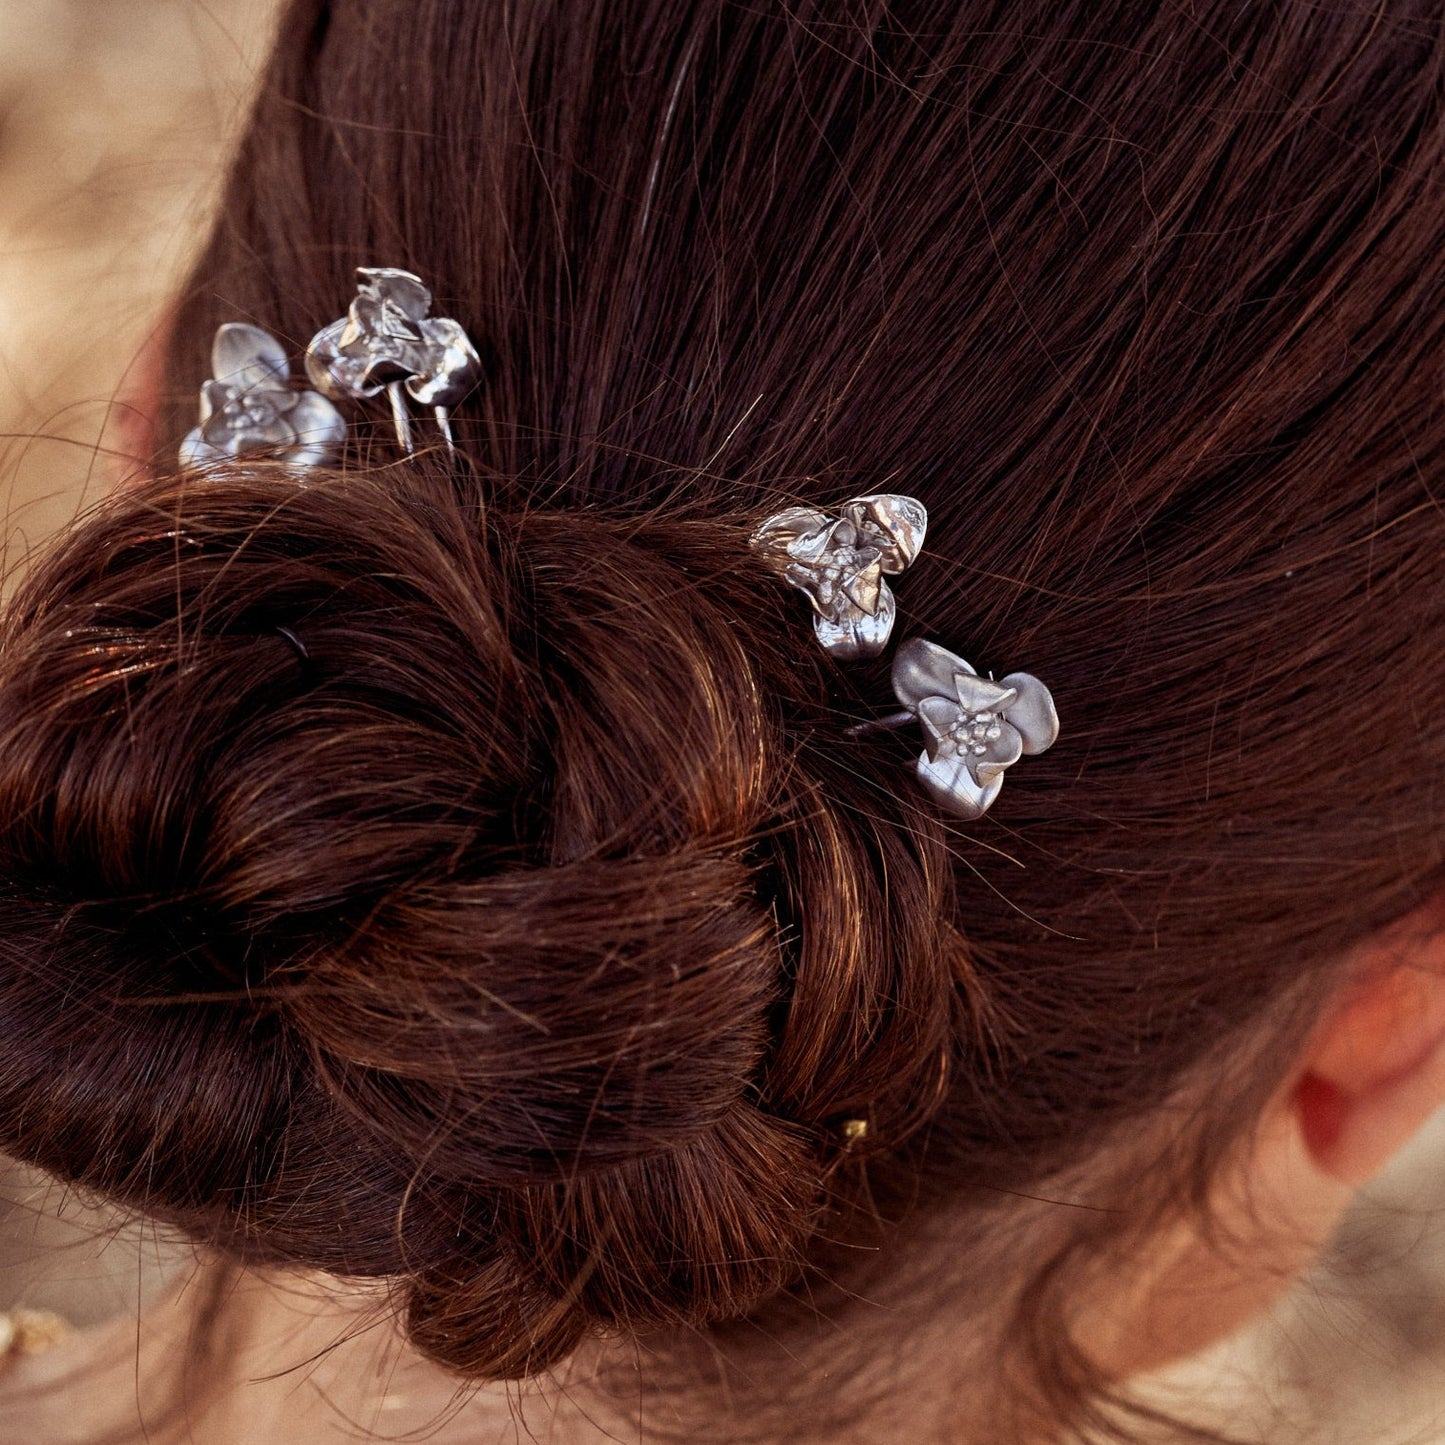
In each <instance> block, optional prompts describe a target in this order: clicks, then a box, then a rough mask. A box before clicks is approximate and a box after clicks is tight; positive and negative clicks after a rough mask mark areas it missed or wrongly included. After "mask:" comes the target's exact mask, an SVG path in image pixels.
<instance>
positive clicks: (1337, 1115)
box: [1292, 899, 1445, 1186]
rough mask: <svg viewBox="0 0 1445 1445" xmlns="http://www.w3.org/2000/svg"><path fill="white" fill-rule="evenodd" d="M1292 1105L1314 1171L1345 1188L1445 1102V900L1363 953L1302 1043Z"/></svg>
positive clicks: (1362, 1179) (1372, 1171)
mask: <svg viewBox="0 0 1445 1445" xmlns="http://www.w3.org/2000/svg"><path fill="white" fill-rule="evenodd" d="M1292 1102H1293V1107H1294V1109H1295V1112H1296V1116H1297V1118H1298V1122H1299V1129H1300V1135H1301V1138H1302V1139H1303V1141H1304V1144H1305V1147H1306V1148H1307V1149H1308V1151H1309V1153H1310V1156H1311V1158H1312V1159H1313V1161H1314V1163H1315V1166H1316V1167H1317V1168H1318V1169H1319V1170H1320V1172H1321V1173H1323V1174H1325V1175H1327V1176H1328V1177H1330V1178H1331V1179H1334V1180H1336V1181H1338V1182H1339V1183H1341V1184H1348V1185H1352V1186H1358V1185H1361V1184H1365V1183H1367V1182H1368V1181H1369V1180H1371V1179H1373V1178H1374V1177H1375V1175H1376V1174H1378V1173H1379V1172H1380V1170H1381V1169H1383V1168H1384V1166H1385V1165H1386V1164H1387V1163H1388V1162H1389V1160H1390V1159H1391V1158H1392V1157H1393V1156H1394V1155H1395V1154H1396V1153H1398V1152H1399V1150H1400V1149H1401V1148H1403V1147H1404V1146H1405V1145H1406V1144H1407V1143H1409V1141H1410V1140H1411V1139H1412V1138H1413V1137H1414V1135H1415V1132H1416V1131H1417V1130H1418V1129H1419V1128H1420V1126H1421V1125H1422V1124H1424V1123H1425V1121H1426V1120H1427V1119H1428V1118H1429V1117H1430V1116H1431V1114H1433V1113H1434V1112H1435V1111H1436V1109H1438V1108H1440V1107H1441V1105H1442V1104H1445V899H1437V900H1435V901H1434V902H1433V903H1432V904H1430V905H1427V906H1426V907H1425V908H1423V909H1420V910H1417V911H1416V912H1415V913H1413V914H1411V915H1410V917H1409V918H1407V919H1405V920H1403V921H1402V922H1401V923H1399V924H1396V925H1395V926H1394V927H1393V928H1390V929H1387V930H1386V931H1385V933H1383V934H1382V935H1381V936H1380V937H1379V938H1378V939H1377V940H1375V941H1374V942H1373V943H1372V944H1371V945H1369V946H1368V948H1367V949H1366V950H1365V951H1364V952H1363V954H1362V955H1361V959H1360V964H1359V967H1358V968H1357V970H1356V971H1355V973H1354V976H1353V978H1352V979H1351V981H1350V982H1348V983H1347V984H1346V985H1345V987H1344V990H1343V992H1342V994H1341V996H1340V998H1339V1000H1338V1002H1337V1003H1336V1005H1335V1007H1334V1008H1333V1009H1332V1010H1331V1011H1330V1012H1329V1013H1328V1014H1327V1015H1326V1016H1325V1019H1324V1021H1323V1022H1322V1023H1321V1024H1320V1026H1319V1027H1318V1028H1317V1029H1316V1031H1315V1033H1314V1035H1313V1037H1312V1038H1311V1040H1310V1042H1309V1045H1308V1047H1307V1049H1306V1051H1305V1056H1304V1059H1303V1070H1302V1072H1301V1074H1300V1076H1299V1082H1298V1083H1297V1085H1296V1087H1295V1091H1294V1096H1293V1101H1292Z"/></svg>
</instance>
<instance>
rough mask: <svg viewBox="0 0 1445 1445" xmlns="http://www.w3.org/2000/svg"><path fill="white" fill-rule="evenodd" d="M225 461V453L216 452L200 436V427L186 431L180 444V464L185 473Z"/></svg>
mask: <svg viewBox="0 0 1445 1445" xmlns="http://www.w3.org/2000/svg"><path fill="white" fill-rule="evenodd" d="M225 459H226V458H225V453H224V452H221V451H218V450H217V449H216V448H215V447H213V446H212V445H211V444H210V442H208V441H207V440H206V439H205V437H203V436H202V435H201V429H200V427H195V428H194V429H193V430H191V431H188V432H187V433H186V435H185V437H184V439H183V440H182V442H181V450H180V462H181V467H182V469H183V470H185V471H197V470H199V469H200V468H202V467H206V466H210V465H211V463H213V462H220V461H224V460H225Z"/></svg>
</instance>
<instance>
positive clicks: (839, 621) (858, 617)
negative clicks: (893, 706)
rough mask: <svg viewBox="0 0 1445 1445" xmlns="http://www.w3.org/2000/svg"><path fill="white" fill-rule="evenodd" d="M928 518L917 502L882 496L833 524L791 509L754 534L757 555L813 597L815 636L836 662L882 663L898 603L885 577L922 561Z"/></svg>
mask: <svg viewBox="0 0 1445 1445" xmlns="http://www.w3.org/2000/svg"><path fill="white" fill-rule="evenodd" d="M927 528H928V512H927V510H926V509H925V508H924V505H923V503H922V502H920V501H918V499H917V498H916V497H901V496H895V495H892V494H889V493H879V494H876V495H873V496H867V497H854V498H852V499H851V500H850V501H847V502H844V503H843V505H842V507H841V508H840V509H839V515H838V516H835V517H830V516H829V515H828V514H827V513H826V512H820V511H818V510H816V509H815V508H813V507H789V508H788V509H787V510H786V511H782V512H777V513H775V514H774V515H773V516H771V517H769V518H768V519H767V520H766V521H764V522H763V524H762V525H761V526H760V527H759V528H758V529H757V531H755V532H754V533H753V535H752V546H753V548H754V550H755V551H757V552H758V553H759V555H760V556H762V558H763V559H764V560H765V561H766V562H767V563H768V564H769V565H770V566H771V567H772V568H773V570H774V571H776V572H777V573H778V574H779V575H780V576H781V577H782V578H783V579H784V580H785V581H787V582H790V583H792V585H793V586H794V587H797V588H798V589H800V590H801V591H802V592H804V593H805V594H806V595H807V598H808V601H809V602H810V603H811V604H812V606H813V630H814V632H815V633H816V634H817V638H818V641H819V642H820V643H821V644H822V645H823V647H824V648H826V649H827V651H828V652H830V653H831V654H832V655H833V656H834V657H838V658H843V659H848V658H856V657H874V656H876V655H877V654H878V653H880V652H882V651H883V649H884V647H886V646H887V644H888V636H889V634H890V633H891V632H892V631H893V619H894V617H895V616H896V614H897V604H896V603H895V602H894V600H893V593H892V591H891V590H890V588H889V586H888V584H887V582H885V581H884V580H883V579H884V574H887V575H888V576H894V575H896V574H897V573H899V572H902V571H903V570H904V568H906V567H907V566H908V565H909V563H910V562H912V561H913V559H914V558H915V557H916V556H917V555H918V552H919V549H920V548H921V547H922V546H923V537H924V533H925V531H926V530H927Z"/></svg>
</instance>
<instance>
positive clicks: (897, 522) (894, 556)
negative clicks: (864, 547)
mask: <svg viewBox="0 0 1445 1445" xmlns="http://www.w3.org/2000/svg"><path fill="white" fill-rule="evenodd" d="M842 510H843V515H844V516H845V517H846V518H848V520H849V521H851V522H852V523H853V525H854V526H855V527H857V529H858V530H859V531H860V532H861V533H862V534H863V536H864V537H865V538H866V539H867V540H868V541H870V542H872V543H874V544H875V545H876V546H878V547H879V548H880V549H881V550H882V553H883V570H884V571H885V572H887V573H888V574H889V575H890V576H892V575H894V574H896V573H899V572H902V571H903V570H904V568H905V567H907V566H908V565H909V563H910V562H912V561H913V559H914V558H915V557H916V556H917V555H918V553H919V550H920V549H921V548H922V546H923V537H924V533H925V532H926V531H927V530H928V510H927V508H926V507H924V505H923V503H922V502H920V501H919V500H918V498H917V497H904V496H900V495H898V494H897V493H896V492H875V493H873V494H871V495H869V496H866V497H854V498H853V499H852V500H851V501H848V502H844V504H843V509H842Z"/></svg>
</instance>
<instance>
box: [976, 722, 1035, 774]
mask: <svg viewBox="0 0 1445 1445" xmlns="http://www.w3.org/2000/svg"><path fill="white" fill-rule="evenodd" d="M984 748H985V752H984V753H983V754H982V756H980V755H979V754H978V753H974V754H972V761H971V762H970V764H969V766H970V767H971V768H972V769H973V775H974V777H976V778H977V779H978V780H979V782H980V783H991V782H992V781H993V780H994V779H995V778H997V777H1001V776H1002V774H1003V771H1004V769H1005V768H1011V767H1012V766H1013V765H1014V764H1015V763H1016V762H1018V760H1019V759H1020V758H1021V757H1023V754H1024V740H1023V738H1021V737H1020V736H1019V730H1018V729H1017V728H1013V727H1010V726H1009V725H1008V724H1007V723H1000V724H999V735H998V737H996V738H992V739H989V740H987V741H986V742H985V743H984Z"/></svg>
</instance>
